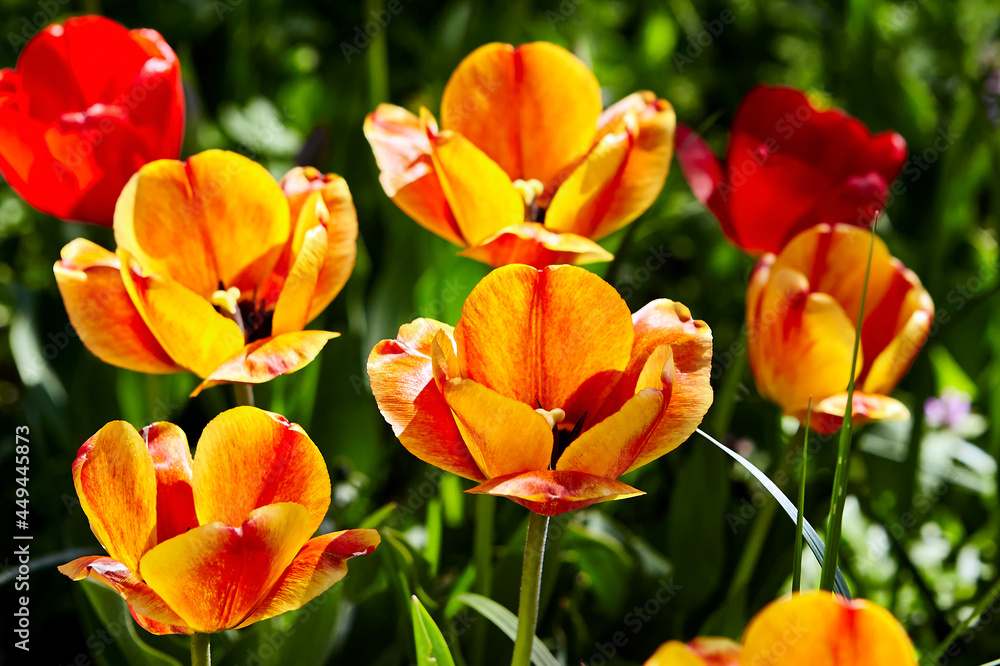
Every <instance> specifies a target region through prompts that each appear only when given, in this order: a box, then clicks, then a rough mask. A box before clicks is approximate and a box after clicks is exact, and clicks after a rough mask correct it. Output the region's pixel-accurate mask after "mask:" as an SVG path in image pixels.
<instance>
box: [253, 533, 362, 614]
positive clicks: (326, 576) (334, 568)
mask: <svg viewBox="0 0 1000 666" xmlns="http://www.w3.org/2000/svg"><path fill="white" fill-rule="evenodd" d="M380 542H381V537H379V534H378V532H376V531H375V530H346V531H343V532H335V533H333V534H324V535H323V536H318V537H316V538H315V539H312V540H310V541H309V543H307V544H306V545H305V546H303V547H302V550H300V551H299V554H298V555H296V556H295V559H294V560H292V563H291V564H289V565H288V567H287V568H286V569H285V571H284V572H283V573H282V574H281V578H279V579H278V582H277V583H275V585H274V587H273V588H271V591H270V592H268V594H267V597H265V598H264V601H263V602H262V603H261V604H260V606H258V608H257V610H255V611H254V612H253V615H251V616H250V617H249V618H247V619H246V620H245V621H244V622H243V623H242V624H241V625H240V627H246V626H248V625H251V624H253V623H254V622H260V621H261V620H266V619H267V618H269V617H274V616H275V615H281V614H282V613H287V612H288V611H292V610H296V609H298V608H301V607H302V606H304V605H305V604H307V603H309V602H310V601H312V600H313V599H315V598H316V597H318V596H319V595H321V594H323V593H324V592H326V591H327V590H328V589H330V587H332V586H333V585H334V583H337V582H338V581H340V580H341V579H342V578H343V577H344V576H345V575H347V560H349V559H351V558H352V557H359V556H361V555H368V554H369V553H371V552H372V551H374V550H375V547H376V546H378V545H379V543H380Z"/></svg>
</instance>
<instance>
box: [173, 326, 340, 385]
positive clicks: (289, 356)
mask: <svg viewBox="0 0 1000 666" xmlns="http://www.w3.org/2000/svg"><path fill="white" fill-rule="evenodd" d="M339 336H340V333H331V332H330V331H296V332H294V333H283V334H282V335H273V336H271V337H269V338H264V339H263V340H256V341H254V342H251V343H250V344H248V345H247V346H246V347H243V348H242V349H240V350H239V351H237V352H236V353H235V354H233V355H232V356H231V357H230V358H228V359H226V360H225V361H223V362H222V363H221V364H219V366H218V367H216V368H215V369H214V370H212V372H211V373H210V374H209V375H208V377H206V378H205V381H203V382H202V383H201V384H199V385H198V386H197V387H195V389H194V391H192V392H191V397H192V398H193V397H194V396H196V395H198V394H199V393H201V392H202V391H204V390H205V389H207V388H209V387H212V386H217V385H219V384H225V383H227V382H239V383H243V384H261V383H263V382H266V381H270V380H272V379H274V378H275V377H278V376H279V375H289V374H291V373H293V372H295V371H296V370H301V369H302V368H304V367H306V366H307V365H309V364H310V363H312V361H313V359H314V358H316V356H317V355H318V354H319V353H320V351H321V350H322V349H323V347H325V346H326V343H327V342H329V341H330V340H332V339H333V338H336V337H339Z"/></svg>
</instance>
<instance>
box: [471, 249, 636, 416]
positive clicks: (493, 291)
mask: <svg viewBox="0 0 1000 666" xmlns="http://www.w3.org/2000/svg"><path fill="white" fill-rule="evenodd" d="M633 336H634V334H633V327H632V320H631V318H630V316H629V314H628V306H627V305H626V304H625V301H623V300H622V298H621V296H619V295H618V292H617V291H615V289H614V287H612V286H611V285H609V284H608V283H607V282H605V281H604V280H602V279H601V278H599V277H598V276H596V275H594V274H593V273H591V272H589V271H587V270H585V269H582V268H577V267H575V266H556V267H548V268H545V269H542V270H536V269H533V268H531V267H529V266H521V265H514V266H505V267H503V268H498V269H496V270H495V271H493V272H492V273H490V274H489V275H487V276H486V277H485V278H484V279H483V280H482V281H481V282H480V283H479V285H478V286H477V287H476V288H475V289H473V290H472V293H471V294H470V295H469V297H468V298H467V299H466V301H465V305H464V306H463V307H462V317H461V319H460V320H459V323H458V326H456V327H455V340H456V342H457V344H458V357H459V364H460V366H461V368H462V376H463V377H467V378H469V379H472V380H474V381H476V382H478V383H480V384H482V385H484V386H486V387H487V388H491V389H493V390H494V391H497V392H498V393H501V394H503V395H505V396H507V397H510V398H514V399H515V400H519V401H520V402H523V403H525V404H527V405H533V406H539V405H540V406H541V407H542V408H543V409H548V410H552V409H556V408H560V409H563V410H565V412H566V421H567V422H568V423H576V422H577V421H578V420H579V419H580V418H581V416H583V413H584V412H586V411H588V410H589V411H590V413H592V414H595V413H596V412H597V408H598V407H599V406H600V405H601V403H602V402H603V400H604V398H605V397H606V396H607V395H608V394H609V393H610V392H611V390H612V389H613V388H614V385H615V383H616V382H617V380H618V378H619V377H620V376H621V373H622V371H623V370H624V369H625V367H626V365H627V364H628V359H629V355H630V351H631V348H632V339H633Z"/></svg>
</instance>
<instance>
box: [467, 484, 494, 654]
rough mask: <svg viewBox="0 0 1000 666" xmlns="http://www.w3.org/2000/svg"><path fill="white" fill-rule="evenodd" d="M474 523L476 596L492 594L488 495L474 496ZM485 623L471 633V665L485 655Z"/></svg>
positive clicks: (491, 516)
mask: <svg viewBox="0 0 1000 666" xmlns="http://www.w3.org/2000/svg"><path fill="white" fill-rule="evenodd" d="M475 506H476V523H475V527H474V533H473V546H472V548H473V555H472V556H473V561H474V562H475V565H476V584H475V590H476V593H477V594H481V595H483V596H484V597H491V596H492V594H493V523H494V520H493V519H494V514H495V512H496V499H495V498H493V497H492V496H490V495H476V500H475ZM486 628H487V625H486V623H485V622H479V623H478V624H476V626H475V628H474V629H473V633H472V663H474V664H481V663H483V661H484V659H485V654H486Z"/></svg>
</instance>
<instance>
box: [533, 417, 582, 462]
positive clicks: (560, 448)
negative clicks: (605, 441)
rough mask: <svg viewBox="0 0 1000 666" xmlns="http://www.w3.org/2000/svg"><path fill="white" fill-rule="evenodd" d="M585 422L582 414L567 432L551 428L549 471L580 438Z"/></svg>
mask: <svg viewBox="0 0 1000 666" xmlns="http://www.w3.org/2000/svg"><path fill="white" fill-rule="evenodd" d="M535 411H538V410H535ZM559 411H560V412H561V411H562V410H561V409H560V410H559ZM564 417H565V413H564ZM586 420H587V412H584V413H583V416H581V417H580V420H579V421H577V422H576V424H575V425H574V426H573V429H572V430H570V431H568V432H567V431H566V430H560V429H559V427H558V426H556V427H554V428H552V460H551V461H550V463H549V469H555V468H556V463H557V462H559V458H561V457H562V454H563V453H565V452H566V449H568V448H569V445H570V444H572V443H573V442H574V441H575V440H576V438H577V437H579V436H580V433H581V432H583V424H584V422H585V421H586Z"/></svg>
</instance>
